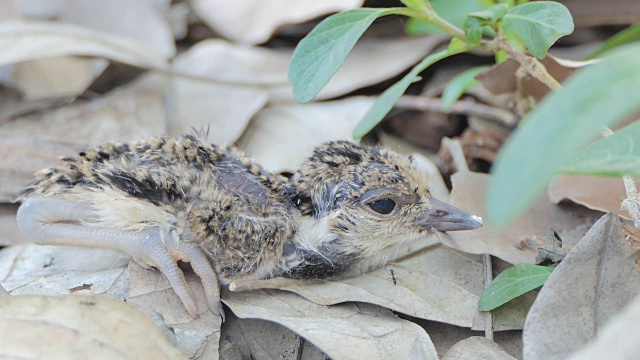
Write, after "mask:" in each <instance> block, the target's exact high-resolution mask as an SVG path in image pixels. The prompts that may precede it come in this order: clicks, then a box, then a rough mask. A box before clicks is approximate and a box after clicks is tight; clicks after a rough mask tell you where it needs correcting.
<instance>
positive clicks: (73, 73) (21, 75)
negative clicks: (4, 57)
mask: <svg viewBox="0 0 640 360" xmlns="http://www.w3.org/2000/svg"><path fill="white" fill-rule="evenodd" d="M94 61H98V60H93V59H85V58H78V57H71V56H62V57H56V58H51V59H39V60H33V61H26V62H22V63H19V64H16V65H14V66H13V72H12V74H11V86H13V87H14V88H16V89H18V90H19V91H20V92H21V93H22V94H24V98H23V99H24V100H31V101H33V100H42V99H55V98H61V97H75V96H78V95H80V94H82V93H83V92H84V91H85V90H86V89H87V88H88V87H89V86H90V85H91V83H93V80H94V79H95V78H96V76H97V75H98V74H99V73H100V72H101V70H99V71H98V70H97V69H95V68H96V66H95V64H94ZM102 69H104V66H103V67H102Z"/></svg>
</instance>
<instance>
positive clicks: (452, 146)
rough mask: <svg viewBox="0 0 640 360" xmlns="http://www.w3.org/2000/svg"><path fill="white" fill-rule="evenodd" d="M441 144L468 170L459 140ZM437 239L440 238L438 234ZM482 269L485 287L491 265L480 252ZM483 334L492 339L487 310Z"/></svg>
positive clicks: (456, 161)
mask: <svg viewBox="0 0 640 360" xmlns="http://www.w3.org/2000/svg"><path fill="white" fill-rule="evenodd" d="M442 146H443V147H444V148H445V149H447V150H449V153H451V157H452V158H453V163H454V164H455V166H456V169H458V171H469V166H468V165H467V159H466V158H465V156H464V152H463V151H462V146H461V145H460V141H458V140H451V139H449V138H443V139H442ZM438 239H441V240H440V241H441V242H442V238H441V237H440V236H438ZM482 269H483V272H484V288H485V289H486V288H487V286H489V284H491V281H493V265H492V264H491V255H489V254H482ZM484 316H485V318H484V329H485V330H484V336H485V337H486V338H487V339H489V340H493V313H492V312H491V311H488V312H486V313H485V314H484Z"/></svg>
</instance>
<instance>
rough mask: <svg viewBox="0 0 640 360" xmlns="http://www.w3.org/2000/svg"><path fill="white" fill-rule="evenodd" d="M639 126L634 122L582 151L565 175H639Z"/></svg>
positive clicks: (567, 168) (566, 168) (565, 169)
mask: <svg viewBox="0 0 640 360" xmlns="http://www.w3.org/2000/svg"><path fill="white" fill-rule="evenodd" d="M636 142H640V123H634V124H632V125H629V126H627V127H625V128H624V129H622V130H618V131H616V133H615V134H613V135H611V136H609V137H606V138H604V139H600V140H598V141H596V142H595V143H593V144H591V145H589V146H587V147H586V148H584V149H582V150H581V151H580V153H579V154H578V156H577V157H576V158H575V159H574V160H573V161H572V162H571V165H569V166H567V167H565V168H564V169H562V172H563V173H565V174H572V175H577V174H591V175H601V176H624V175H640V144H636Z"/></svg>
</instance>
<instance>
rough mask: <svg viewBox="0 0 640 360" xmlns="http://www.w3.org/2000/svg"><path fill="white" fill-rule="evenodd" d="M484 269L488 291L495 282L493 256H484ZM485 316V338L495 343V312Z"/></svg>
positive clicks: (487, 313) (488, 312) (489, 312)
mask: <svg viewBox="0 0 640 360" xmlns="http://www.w3.org/2000/svg"><path fill="white" fill-rule="evenodd" d="M482 267H483V270H484V288H485V289H486V288H487V287H488V286H489V284H491V282H492V281H493V266H492V264H491V255H489V254H482ZM484 316H485V317H484V337H486V338H487V339H489V340H491V341H493V311H487V312H486V313H485V314H484Z"/></svg>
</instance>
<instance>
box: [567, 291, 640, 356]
mask: <svg viewBox="0 0 640 360" xmlns="http://www.w3.org/2000/svg"><path fill="white" fill-rule="evenodd" d="M639 322H640V297H636V298H635V299H634V300H633V301H632V302H631V304H629V305H628V306H626V307H625V308H624V310H623V311H621V312H620V313H618V314H616V315H615V316H614V317H612V318H611V320H610V321H609V322H607V323H606V324H605V325H604V327H603V328H602V329H601V330H600V331H599V332H598V335H597V336H596V338H595V339H594V340H593V341H592V342H591V343H589V344H588V345H587V346H585V347H583V348H582V349H580V350H578V351H577V352H576V353H574V354H573V355H572V356H571V357H570V358H569V359H570V360H599V359H616V360H635V359H637V358H638V344H640V332H639V331H638V323H639Z"/></svg>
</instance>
